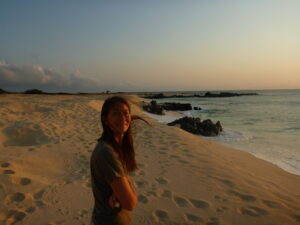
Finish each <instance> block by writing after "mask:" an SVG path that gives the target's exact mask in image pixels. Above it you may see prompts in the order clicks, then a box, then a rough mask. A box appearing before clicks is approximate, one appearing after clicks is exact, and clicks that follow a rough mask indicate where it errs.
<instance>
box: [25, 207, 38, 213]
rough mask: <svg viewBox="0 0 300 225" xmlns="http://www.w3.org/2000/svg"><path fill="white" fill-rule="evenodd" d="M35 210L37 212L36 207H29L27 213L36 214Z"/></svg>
mask: <svg viewBox="0 0 300 225" xmlns="http://www.w3.org/2000/svg"><path fill="white" fill-rule="evenodd" d="M35 210H36V208H35V207H34V206H31V207H29V208H27V209H26V212H27V213H34V212H35Z"/></svg>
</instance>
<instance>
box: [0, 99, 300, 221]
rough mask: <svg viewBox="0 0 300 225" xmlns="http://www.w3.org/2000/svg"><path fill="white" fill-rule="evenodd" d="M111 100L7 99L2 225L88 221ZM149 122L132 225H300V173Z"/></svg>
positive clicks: (2, 108)
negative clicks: (104, 112) (96, 151)
mask: <svg viewBox="0 0 300 225" xmlns="http://www.w3.org/2000/svg"><path fill="white" fill-rule="evenodd" d="M105 98H106V96H104V95H103V96H101V95H98V96H97V95H95V96H47V95H41V96H38V95H37V96H34V95H32V96H30V95H1V96H0V141H1V145H0V154H1V158H0V181H1V182H0V224H3V225H8V224H24V225H27V224H28V225H35V224H36V225H44V224H45V225H59V224H65V225H71V224H72V225H76V224H78V225H79V224H80V225H82V224H89V221H90V216H91V210H92V207H93V198H92V194H91V188H90V175H89V159H90V154H91V151H92V150H93V148H94V146H95V144H96V140H97V138H98V137H99V136H100V134H101V126H100V108H101V105H102V104H103V100H104V99H105ZM128 98H129V99H131V101H132V102H133V103H135V104H138V103H139V102H140V99H139V98H138V97H136V96H128ZM133 112H134V113H135V114H139V115H143V116H144V117H147V116H146V115H144V114H143V113H142V112H141V110H140V109H139V107H138V106H137V105H133ZM147 120H148V121H149V122H151V126H148V125H146V124H145V123H144V122H142V121H136V122H135V123H134V126H133V130H134V136H135V145H136V151H137V160H138V166H139V168H140V169H139V170H138V171H137V172H135V173H133V174H131V178H132V181H133V183H134V185H135V186H136V188H137V192H138V200H139V204H138V207H137V208H136V210H135V211H134V214H133V220H134V224H136V225H140V224H141V225H142V224H205V225H218V224H227V225H234V224H237V225H238V224H242V225H244V224H245V225H248V224H249V225H253V224H268V225H269V224H272V225H273V224H274V225H275V224H278V225H281V224H300V177H299V176H295V175H292V174H289V173H287V172H285V171H283V170H281V169H279V168H278V167H276V166H274V165H272V164H270V163H267V162H265V161H263V160H260V159H257V158H255V157H253V156H251V155H250V154H248V153H245V152H241V151H237V150H234V149H231V148H227V147H224V146H221V145H219V144H216V143H213V142H210V141H208V140H205V139H203V138H200V137H198V136H195V135H192V134H189V133H187V132H185V131H183V130H181V129H179V128H177V127H168V126H165V125H162V124H159V123H158V122H156V121H155V120H153V119H151V118H147Z"/></svg>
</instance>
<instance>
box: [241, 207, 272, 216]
mask: <svg viewBox="0 0 300 225" xmlns="http://www.w3.org/2000/svg"><path fill="white" fill-rule="evenodd" d="M240 213H241V214H243V215H248V216H265V215H267V214H268V211H266V210H264V209H261V208H258V207H255V206H248V207H247V208H241V209H240Z"/></svg>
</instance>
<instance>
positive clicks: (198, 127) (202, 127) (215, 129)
mask: <svg viewBox="0 0 300 225" xmlns="http://www.w3.org/2000/svg"><path fill="white" fill-rule="evenodd" d="M177 124H179V125H180V128H181V129H183V130H186V131H188V132H190V133H193V134H201V135H203V136H217V135H219V134H220V132H221V131H223V128H222V125H221V123H220V121H218V122H217V123H216V124H214V123H213V122H212V121H211V120H210V119H207V120H204V121H203V122H201V120H200V118H192V117H187V116H186V117H183V118H180V119H177V120H175V121H173V122H171V123H168V125H169V126H174V125H177Z"/></svg>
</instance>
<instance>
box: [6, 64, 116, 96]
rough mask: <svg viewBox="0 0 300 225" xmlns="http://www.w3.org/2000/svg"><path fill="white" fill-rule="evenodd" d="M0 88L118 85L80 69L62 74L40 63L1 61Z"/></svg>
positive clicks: (64, 89) (55, 89) (94, 89)
mask: <svg viewBox="0 0 300 225" xmlns="http://www.w3.org/2000/svg"><path fill="white" fill-rule="evenodd" d="M0 88H3V89H6V90H9V91H24V90H27V89H33V88H36V89H41V90H43V91H50V92H59V91H61V92H101V91H106V90H116V89H117V86H112V85H108V84H102V83H101V82H100V81H99V80H97V79H94V78H90V77H86V76H83V75H82V74H81V73H80V72H79V71H76V72H74V73H71V74H61V73H58V72H56V71H53V70H50V69H46V68H43V67H42V66H39V65H22V66H20V65H16V64H10V63H7V62H4V61H0Z"/></svg>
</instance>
